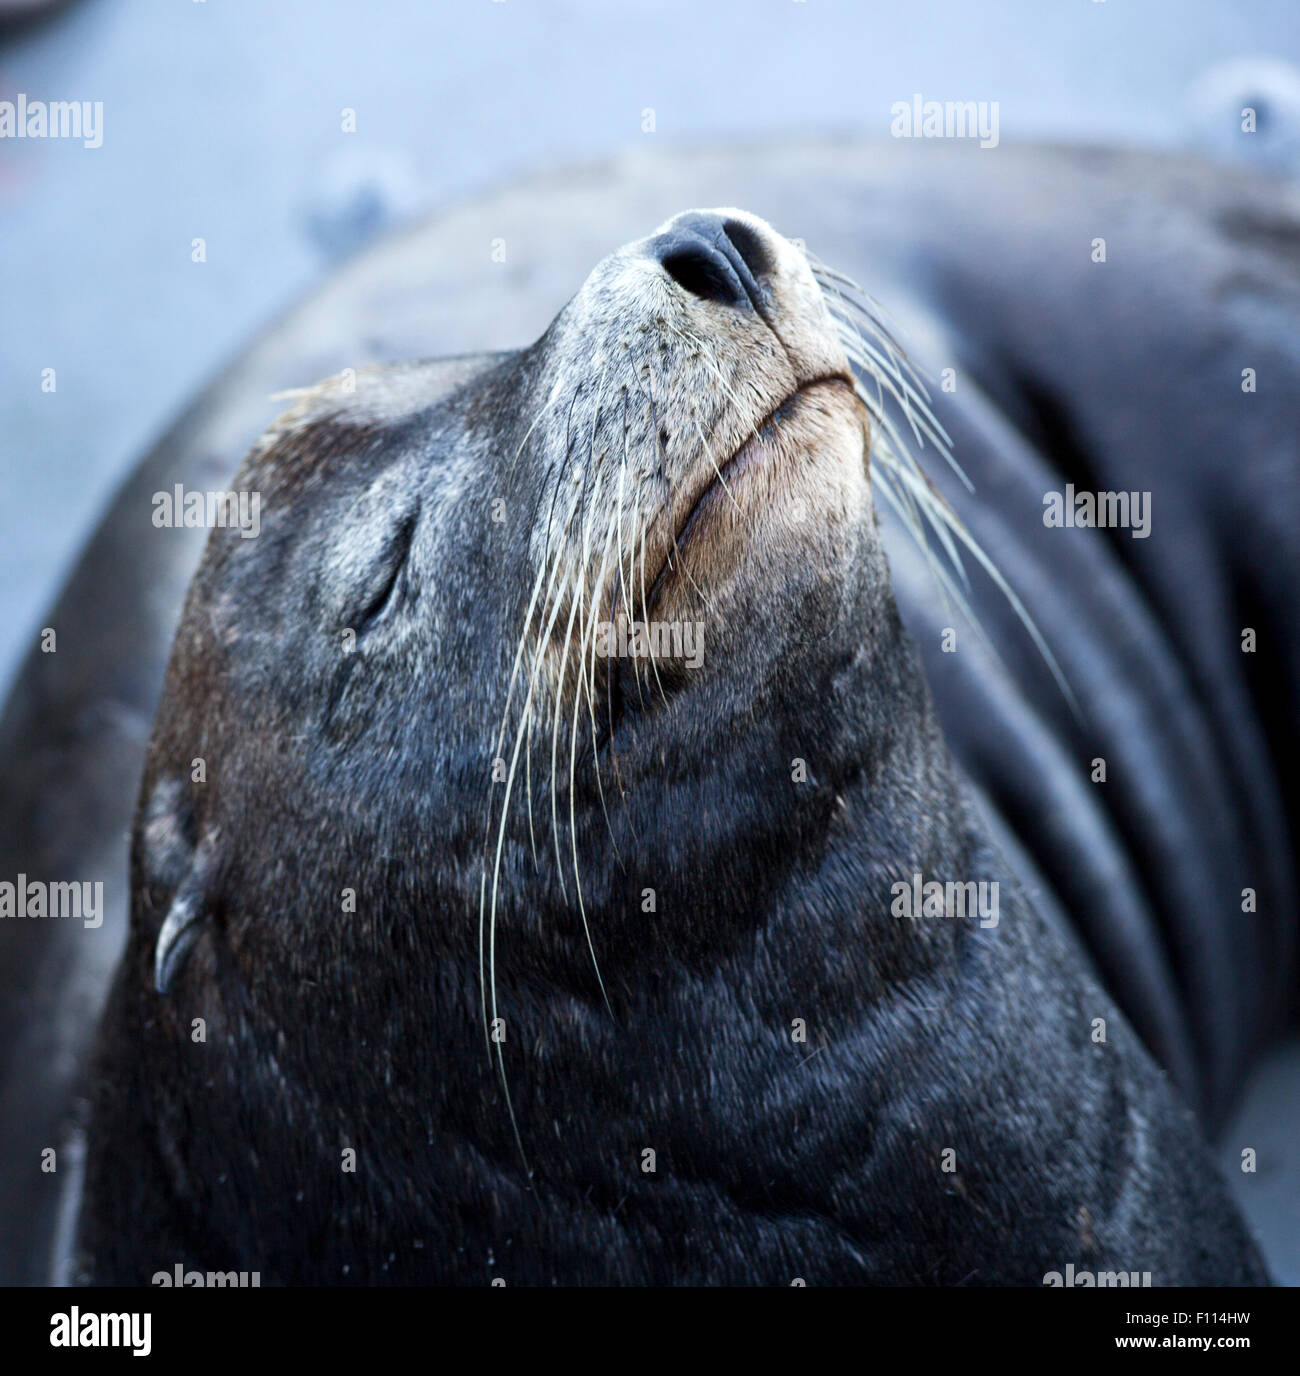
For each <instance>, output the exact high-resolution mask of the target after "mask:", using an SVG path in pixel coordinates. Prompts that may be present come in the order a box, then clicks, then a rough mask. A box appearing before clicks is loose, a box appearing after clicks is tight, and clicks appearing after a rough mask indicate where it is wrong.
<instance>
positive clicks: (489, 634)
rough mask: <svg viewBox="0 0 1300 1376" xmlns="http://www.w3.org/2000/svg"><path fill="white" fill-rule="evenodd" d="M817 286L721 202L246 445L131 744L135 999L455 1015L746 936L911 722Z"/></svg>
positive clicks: (331, 393) (844, 381)
mask: <svg viewBox="0 0 1300 1376" xmlns="http://www.w3.org/2000/svg"><path fill="white" fill-rule="evenodd" d="M824 285H825V284H824V283H821V284H819V281H818V280H817V278H816V277H815V276H814V272H813V270H812V269H811V268H810V266H809V261H808V259H807V258H806V257H805V255H804V253H803V252H802V251H801V250H800V249H799V248H798V247H796V246H795V245H794V244H792V243H791V242H789V241H787V240H785V239H783V238H782V237H781V236H780V235H778V234H777V233H776V232H775V231H773V230H772V229H771V228H770V227H769V226H768V225H767V224H765V223H764V222H763V221H762V220H760V219H758V218H757V217H755V216H752V215H749V214H746V213H744V212H741V211H738V210H719V211H707V212H704V211H696V212H690V213H687V214H684V215H680V216H678V217H676V218H675V219H673V220H670V221H669V222H667V223H666V224H665V225H663V226H662V227H661V228H660V229H659V230H657V231H656V232H655V233H653V234H652V235H650V236H649V237H647V238H645V239H641V240H638V241H637V242H635V243H631V244H628V245H627V246H626V247H624V248H622V249H620V250H618V251H617V252H616V253H614V254H612V255H611V256H610V257H609V258H607V259H605V260H604V261H603V262H602V263H600V264H599V265H598V266H597V267H596V269H595V270H594V271H593V272H592V274H591V276H590V277H589V278H588V279H587V281H586V283H585V284H584V285H583V286H582V288H581V290H580V291H579V292H578V294H577V295H576V296H575V297H574V298H573V299H572V300H571V301H570V302H569V304H568V305H567V306H566V307H565V308H564V309H563V310H562V311H561V312H560V313H559V315H558V316H557V317H556V319H555V320H554V322H553V323H552V324H551V326H550V327H549V328H548V329H547V330H546V332H545V333H544V334H543V335H542V337H541V338H540V339H539V340H537V342H536V343H535V344H533V345H532V346H530V347H527V348H523V349H520V350H518V351H516V352H510V353H503V354H497V355H492V356H488V357H480V358H474V359H462V360H451V361H444V362H437V363H430V364H412V365H402V366H396V367H389V368H380V369H376V370H373V371H370V372H366V373H362V374H361V375H359V376H358V377H357V378H356V380H355V386H354V387H351V386H350V385H344V384H343V383H340V382H339V381H337V380H336V381H334V382H331V383H328V384H325V385H323V386H322V387H320V388H317V389H314V390H313V391H312V392H310V393H308V394H307V395H306V396H305V397H303V398H302V399H301V400H300V401H299V403H298V404H297V405H296V406H295V408H294V409H293V410H292V411H291V412H290V413H289V414H288V415H287V416H285V417H283V418H282V419H281V420H280V421H279V422H278V423H277V424H276V425H275V426H274V427H273V428H272V430H271V431H270V432H269V433H268V435H267V436H266V437H264V439H263V441H262V442H261V443H260V444H259V445H258V447H257V448H256V449H255V450H254V452H253V453H252V454H251V455H250V456H249V458H248V459H247V460H246V462H245V463H244V466H243V468H242V470H241V471H240V473H239V475H238V478H237V480H236V482H235V487H236V488H237V489H239V490H240V491H246V492H251V493H253V494H256V495H257V497H258V499H259V501H260V520H261V527H260V533H259V534H258V535H257V537H256V538H255V539H245V538H243V537H242V535H241V533H240V532H239V531H238V530H220V529H218V530H215V531H214V532H213V534H212V537H211V540H210V543H209V545H208V547H207V550H206V553H205V556H204V558H203V561H202V564H201V567H200V569H199V572H198V574H197V576H196V577H195V579H194V582H193V584H192V587H191V590H190V593H189V597H188V601H187V604H186V607H185V611H184V615H183V620H182V622H181V625H180V628H179V630H178V632H177V636H176V640H175V646H174V650H173V655H172V659H171V663H170V666H169V670H168V676H167V681H166V687H165V691H164V696H163V699H162V704H161V707H160V710H159V713H158V718H157V723H156V726H155V732H154V736H153V740H152V743H151V747H150V751H149V756H148V762H147V767H146V773H145V779H144V785H143V793H142V800H141V805H140V809H139V814H138V820H137V826H136V833H135V844H134V849H133V890H134V903H133V940H134V941H135V949H136V960H137V962H138V963H139V973H140V975H141V979H140V984H141V987H142V988H143V987H145V986H146V985H147V986H148V989H149V996H150V997H151V998H154V999H155V1000H156V994H155V993H154V986H155V985H156V986H157V988H158V989H161V990H167V989H169V988H175V987H176V986H177V985H178V984H180V983H182V982H188V981H193V982H194V984H193V986H192V990H193V991H206V993H205V997H206V998H207V999H208V1000H209V1001H210V1002H212V1003H213V1004H214V1009H215V1008H221V1009H223V1010H224V1012H225V1014H226V1015H227V1016H230V1017H234V1016H235V1013H234V1011H233V1010H234V1009H235V1008H236V1007H238V1008H239V1009H242V1014H241V1016H245V1017H249V1018H251V1017H252V1016H253V1011H252V1010H254V1009H256V1010H257V1012H258V1013H259V1014H261V1015H265V1016H271V1017H272V1020H273V1021H274V1022H275V1023H276V1025H277V1026H278V1027H281V1028H282V1027H283V1026H284V1024H285V1023H286V1021H287V1020H289V1019H290V1017H291V1016H292V1017H295V1018H303V1017H308V1016H317V1015H318V1014H319V1009H320V1008H321V1006H329V1007H333V1008H334V1009H336V1012H335V1014H334V1016H336V1017H337V1018H339V1019H342V1020H344V1021H346V1017H347V1013H346V1010H348V1009H352V1010H353V1012H354V1013H355V1011H356V1009H358V1008H359V1007H361V1006H363V1005H364V1007H365V1008H366V1009H367V1010H368V1011H367V1017H370V1016H371V1012H372V1011H374V1015H375V1016H382V1017H385V1018H391V1017H393V1016H396V1013H395V1011H394V1010H397V1009H400V1008H403V1007H406V1006H407V1005H409V1004H410V1002H411V989H412V987H413V983H414V985H415V986H416V987H419V988H420V989H421V991H422V993H421V998H422V999H424V998H427V999H429V1000H431V1001H432V1002H433V1003H435V1004H437V1003H439V1001H441V1002H440V1006H442V1007H443V1008H444V1009H445V1005H446V1004H447V1003H448V1002H453V1003H456V1004H458V1005H463V1006H464V1010H465V1011H466V1012H467V1015H468V1014H472V1015H473V1016H468V1017H467V1021H468V1022H470V1023H471V1024H472V1023H473V1021H475V1020H476V1019H477V1018H481V1019H482V1021H483V1023H484V1025H485V1026H487V1027H493V1026H495V1025H496V1024H497V1022H498V1020H500V1019H502V1018H504V1017H505V1016H506V1013H507V1010H511V1009H514V1010H516V1011H517V1010H518V1009H519V1008H520V1007H521V1006H523V1005H526V1004H527V1001H528V998H529V997H530V991H535V990H536V988H537V987H538V985H539V983H544V982H545V981H547V980H548V979H550V980H556V981H559V980H564V981H567V982H568V985H569V986H570V987H572V988H578V989H580V990H582V991H583V993H584V994H585V995H589V996H590V997H591V998H592V999H593V1000H597V1001H598V1000H599V999H600V997H601V996H602V994H603V995H604V997H605V998H606V999H607V1000H615V1001H616V1000H617V998H618V997H619V994H618V989H619V988H622V989H627V988H628V987H630V984H631V982H632V981H633V979H634V974H633V973H632V966H633V964H634V963H636V962H643V961H646V960H651V961H653V960H654V959H656V955H655V953H656V952H659V953H660V954H661V955H664V956H667V955H669V954H671V955H672V958H674V959H677V958H684V957H685V956H686V955H687V954H688V953H690V952H696V953H698V952H699V951H701V950H703V949H705V948H707V947H708V946H710V945H711V944H712V943H717V942H723V943H725V942H726V941H727V940H728V939H730V938H729V934H734V932H735V931H736V930H737V929H739V928H743V927H745V926H747V925H752V923H753V921H754V920H755V914H756V913H758V912H760V911H761V909H762V906H763V904H764V902H765V896H766V895H769V894H770V893H772V892H774V891H777V890H779V889H780V888H781V887H783V886H784V885H786V884H788V883H789V882H791V879H792V876H793V874H794V872H795V871H796V870H797V869H798V868H799V866H801V865H802V864H804V863H805V862H806V860H807V857H808V856H809V854H810V853H812V854H816V853H819V852H820V850H821V849H823V848H824V847H825V845H826V844H827V836H828V829H830V828H833V826H834V825H835V817H836V814H837V809H840V808H842V807H843V795H844V794H845V792H846V791H847V789H848V788H849V786H850V785H851V784H852V783H853V782H854V781H855V780H859V779H861V778H862V777H863V775H864V771H865V772H870V771H871V770H872V769H874V768H877V767H879V765H880V762H881V761H883V760H884V759H885V758H886V755H887V753H888V750H887V748H886V744H887V743H888V742H892V743H893V744H892V745H890V746H889V748H893V747H894V746H896V745H897V742H898V741H900V740H902V739H904V738H906V737H907V735H908V731H909V730H910V729H913V728H915V729H920V724H921V723H922V720H923V718H924V715H925V712H924V695H923V692H922V691H921V690H919V689H918V688H917V686H916V685H917V679H918V675H917V674H916V671H915V666H914V665H911V662H910V660H909V659H908V658H907V656H906V654H905V653H904V651H903V649H902V640H901V633H900V630H899V626H898V618H897V614H896V612H895V609H894V605H893V601H892V596H891V593H890V590H889V581H888V570H887V566H886V562H885V556H884V553H883V550H882V547H881V543H880V539H879V536H878V532H877V528H876V521H875V515H874V511H873V505H872V484H871V481H870V478H869V471H868V446H869V442H870V438H871V435H870V431H871V426H870V424H869V422H868V413H867V410H866V409H865V408H864V405H863V402H862V400H861V399H860V396H859V395H858V394H856V393H855V386H854V378H853V374H852V372H851V370H850V360H849V357H848V354H847V353H846V349H845V343H844V332H843V329H842V327H841V325H840V324H837V320H836V318H835V317H834V316H833V314H832V311H831V309H830V308H829V304H828V303H829V301H830V293H829V292H828V291H827V290H824ZM900 722H901V723H903V724H900ZM909 722H910V723H911V724H912V725H911V726H910V727H909V726H908V725H907V723H909ZM187 956H188V960H186V957H187ZM448 961H450V962H451V964H450V966H448V965H447V962H448ZM440 962H441V963H440ZM435 967H437V968H438V969H440V970H443V971H444V974H443V975H442V976H440V978H442V979H443V981H444V983H443V985H442V986H441V987H440V988H438V989H437V990H436V991H435V990H433V989H431V987H430V981H431V980H432V979H433V974H432V972H433V970H434V968H435ZM447 969H454V974H448V973H446V970H447ZM325 987H328V989H329V990H330V991H331V993H330V994H329V996H328V997H324V996H319V991H321V990H323V989H324V988H325ZM254 988H256V989H257V990H259V991H260V992H258V993H257V994H256V995H255V996H254V995H252V994H250V993H248V992H247V991H249V990H252V989H254ZM307 989H310V990H312V991H317V992H313V993H312V994H311V995H310V996H309V995H307V994H306V993H305V992H304V990H307ZM512 994H513V996H514V1001H513V1002H512ZM521 1001H522V1005H521ZM277 1002H278V1005H279V1006H278V1007H275V1008H274V1010H272V1007H271V1005H273V1004H276V1003H277ZM309 1005H310V1008H311V1012H310V1014H309V1012H308V1011H307V1010H308V1006H309ZM214 1015H215V1013H214ZM354 1030H355V1029H354Z"/></svg>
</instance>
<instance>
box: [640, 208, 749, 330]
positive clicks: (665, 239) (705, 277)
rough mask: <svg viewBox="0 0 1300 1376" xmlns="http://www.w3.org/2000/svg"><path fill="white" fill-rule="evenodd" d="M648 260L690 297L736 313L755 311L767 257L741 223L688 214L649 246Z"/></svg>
mask: <svg viewBox="0 0 1300 1376" xmlns="http://www.w3.org/2000/svg"><path fill="white" fill-rule="evenodd" d="M649 252H650V255H651V256H652V257H653V258H655V259H656V260H657V261H658V262H659V263H660V264H661V265H662V267H663V270H664V271H665V272H666V273H667V274H668V275H669V277H671V278H672V279H673V281H674V282H676V283H677V285H678V286H679V287H681V288H683V289H684V290H685V291H688V292H690V294H691V295H692V296H698V297H700V298H701V299H702V300H704V301H715V302H717V303H718V304H719V305H722V306H731V307H734V308H735V309H737V310H760V309H761V308H762V305H763V303H764V301H765V300H766V296H767V289H766V288H765V286H764V285H763V279H764V278H765V276H766V275H767V274H768V273H769V272H770V271H771V269H772V257H771V255H770V253H769V252H768V249H767V247H766V246H765V245H764V243H763V240H762V238H761V237H760V236H759V234H758V233H757V231H755V230H753V229H751V228H750V226H749V225H747V224H745V223H744V222H743V221H741V220H737V219H733V218H725V219H724V218H723V216H721V215H716V214H714V213H712V212H711V211H703V210H688V211H687V212H686V213H685V214H682V215H678V216H677V217H676V218H675V219H673V220H670V221H669V223H668V225H667V226H666V228H665V229H664V230H663V231H662V232H661V233H659V234H656V235H655V237H654V238H653V239H651V240H650V241H649Z"/></svg>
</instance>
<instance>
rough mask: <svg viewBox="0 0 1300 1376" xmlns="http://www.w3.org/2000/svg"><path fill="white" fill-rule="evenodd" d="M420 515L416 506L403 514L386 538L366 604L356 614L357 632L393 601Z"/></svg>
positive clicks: (363, 628) (375, 619)
mask: <svg viewBox="0 0 1300 1376" xmlns="http://www.w3.org/2000/svg"><path fill="white" fill-rule="evenodd" d="M419 518H420V509H419V507H415V508H413V509H412V510H411V511H410V512H409V513H408V514H407V515H406V516H404V517H403V518H402V520H401V522H400V524H398V525H397V526H396V527H394V529H393V533H392V535H391V537H390V538H389V541H388V544H387V546H386V547H385V550H384V557H383V559H382V561H381V562H380V563H379V565H378V566H377V569H376V575H375V578H376V582H375V585H374V587H373V589H372V590H371V592H370V595H369V597H368V598H367V600H366V603H365V605H364V607H363V609H362V611H361V613H360V615H359V616H358V617H357V629H358V631H365V630H367V629H369V628H370V627H371V626H372V625H374V624H375V623H376V622H377V621H379V620H380V619H381V618H382V617H383V615H384V613H385V612H387V611H388V609H389V608H390V607H391V606H392V605H393V604H394V602H395V601H396V598H395V597H394V593H395V592H396V591H397V587H398V584H399V582H400V581H401V576H402V573H403V571H404V570H405V568H406V564H407V560H408V558H409V557H410V553H411V544H412V542H413V540H414V537H415V526H416V522H417V521H418V520H419Z"/></svg>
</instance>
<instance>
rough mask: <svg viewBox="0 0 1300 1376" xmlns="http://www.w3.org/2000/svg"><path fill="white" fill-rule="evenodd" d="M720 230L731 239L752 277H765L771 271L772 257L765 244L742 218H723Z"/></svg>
mask: <svg viewBox="0 0 1300 1376" xmlns="http://www.w3.org/2000/svg"><path fill="white" fill-rule="evenodd" d="M722 232H723V233H724V234H725V235H726V236H727V238H728V239H730V240H731V243H732V246H733V247H734V248H735V250H736V252H737V253H738V254H740V258H741V261H742V262H743V263H744V264H745V266H746V267H747V268H748V269H749V271H750V274H751V275H752V276H753V277H755V278H758V277H765V276H766V275H767V274H768V273H769V272H771V271H772V258H771V255H770V254H769V253H768V251H767V245H766V244H764V243H763V241H762V239H760V238H759V237H758V235H757V234H756V233H755V232H754V231H753V230H752V229H750V227H749V226H748V225H747V224H745V222H744V221H743V220H724V221H723V222H722Z"/></svg>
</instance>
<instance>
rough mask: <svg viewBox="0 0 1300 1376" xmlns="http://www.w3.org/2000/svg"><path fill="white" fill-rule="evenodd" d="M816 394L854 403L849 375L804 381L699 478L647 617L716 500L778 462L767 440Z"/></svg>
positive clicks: (731, 497) (702, 532)
mask: <svg viewBox="0 0 1300 1376" xmlns="http://www.w3.org/2000/svg"><path fill="white" fill-rule="evenodd" d="M820 391H835V392H842V393H843V394H844V396H845V397H846V398H848V399H849V400H850V401H851V402H852V403H853V404H854V405H855V406H856V405H858V404H859V403H858V400H857V395H856V392H855V390H854V384H853V378H852V376H851V375H850V374H848V373H842V372H836V373H824V374H822V375H820V376H818V377H814V378H810V379H809V380H808V381H807V382H802V383H800V384H799V385H798V386H797V387H796V388H795V389H794V390H793V391H792V392H790V393H789V394H788V395H787V396H786V397H784V398H783V399H782V400H781V401H780V402H778V403H777V405H776V406H774V407H773V408H772V409H771V410H770V411H769V412H768V413H767V414H766V415H765V416H764V417H763V419H762V420H760V421H759V422H758V424H757V425H755V426H754V428H753V430H752V431H751V432H750V434H749V437H748V438H747V439H746V440H745V441H744V442H743V443H742V444H741V445H740V447H739V448H738V449H737V450H736V451H735V452H734V453H733V454H732V455H731V457H730V458H728V459H726V460H725V461H724V462H723V463H722V464H721V465H718V464H715V463H710V470H711V471H706V472H703V473H702V474H701V475H700V482H699V486H698V488H697V489H696V490H694V491H693V492H692V494H691V496H690V497H689V499H688V500H687V501H686V502H684V503H683V508H684V515H682V516H681V518H680V519H679V520H677V521H676V523H675V528H674V530H673V532H672V540H671V543H670V545H669V548H668V552H667V554H666V556H665V558H664V560H663V563H662V564H661V565H660V567H659V571H658V572H657V573H656V575H655V577H654V579H653V580H652V582H651V584H650V591H649V593H648V595H647V597H646V611H647V614H648V613H649V612H650V611H652V610H653V609H654V607H655V605H656V603H657V602H658V600H659V595H660V592H661V590H662V589H663V587H664V585H665V584H666V582H667V581H668V580H669V579H670V578H671V577H672V575H673V573H674V572H675V571H676V570H677V568H679V567H680V565H681V563H682V560H683V558H684V556H685V553H686V551H687V550H688V549H689V548H691V547H692V546H694V545H695V544H696V543H698V542H699V541H700V540H701V539H704V538H706V527H707V526H708V524H709V518H710V516H711V514H712V512H713V510H714V509H715V508H716V507H717V505H718V504H719V503H721V502H727V501H735V499H736V498H735V493H736V491H737V489H738V487H739V485H740V484H741V483H743V482H744V480H745V478H746V475H747V474H749V473H750V472H752V471H753V470H755V469H756V468H758V467H759V466H761V465H762V464H763V463H764V462H765V461H772V460H773V459H775V461H778V462H779V461H781V457H782V456H780V455H773V454H772V453H771V450H770V447H769V446H770V445H771V442H772V441H773V440H774V439H775V438H776V436H777V434H778V432H779V431H780V429H781V427H782V426H783V425H784V424H785V423H786V422H788V421H790V420H791V419H793V418H794V417H795V416H796V415H797V413H798V410H799V408H800V406H801V405H802V404H803V403H805V402H806V401H807V400H808V398H809V397H810V396H812V395H814V394H816V393H818V392H820ZM795 476H797V475H795Z"/></svg>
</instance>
